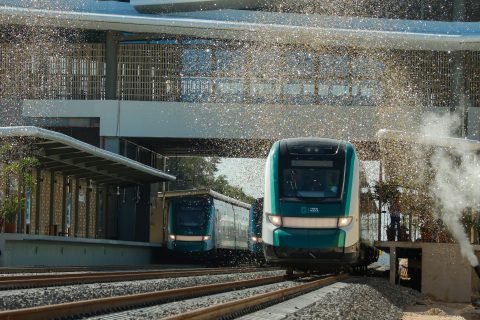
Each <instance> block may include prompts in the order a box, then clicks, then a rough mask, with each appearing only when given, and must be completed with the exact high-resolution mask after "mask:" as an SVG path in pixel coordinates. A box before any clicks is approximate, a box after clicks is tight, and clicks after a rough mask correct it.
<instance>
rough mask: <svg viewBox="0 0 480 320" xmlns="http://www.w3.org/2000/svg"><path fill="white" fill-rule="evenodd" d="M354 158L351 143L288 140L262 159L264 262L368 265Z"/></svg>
mask: <svg viewBox="0 0 480 320" xmlns="http://www.w3.org/2000/svg"><path fill="white" fill-rule="evenodd" d="M359 170H360V167H359V160H358V156H357V153H356V151H355V148H354V147H353V145H352V144H351V143H348V142H345V141H341V140H332V139H321V138H292V139H285V140H280V141H277V142H275V143H274V144H273V146H272V148H271V150H270V153H269V155H268V158H267V161H266V170H265V190H264V191H265V194H264V211H263V224H262V239H263V248H264V254H265V259H266V260H267V262H269V263H271V264H274V265H279V266H283V267H287V268H289V269H290V270H292V269H300V270H324V269H325V268H334V269H338V268H341V267H345V266H352V265H354V266H358V265H367V264H369V263H371V262H373V261H375V260H376V259H377V258H378V251H377V250H376V249H375V248H373V247H372V246H369V245H366V243H363V242H362V241H361V239H360V234H361V233H360V210H359V205H360V181H359V180H360V178H359Z"/></svg>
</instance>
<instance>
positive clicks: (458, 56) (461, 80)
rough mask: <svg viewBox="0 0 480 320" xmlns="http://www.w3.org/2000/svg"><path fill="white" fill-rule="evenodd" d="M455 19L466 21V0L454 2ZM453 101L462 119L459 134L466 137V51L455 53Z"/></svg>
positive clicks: (454, 107)
mask: <svg viewBox="0 0 480 320" xmlns="http://www.w3.org/2000/svg"><path fill="white" fill-rule="evenodd" d="M452 18H453V19H452V20H453V21H465V20H466V10H465V0H455V1H454V3H453V17H452ZM452 92H453V101H452V103H451V105H450V110H451V111H452V112H454V113H456V114H457V115H458V117H459V119H460V127H459V128H458V135H459V136H460V137H466V136H467V133H468V127H467V126H468V105H467V104H468V99H467V96H466V94H465V93H466V88H465V52H463V51H455V52H454V53H453V88H452Z"/></svg>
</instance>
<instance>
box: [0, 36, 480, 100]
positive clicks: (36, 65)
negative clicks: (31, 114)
mask: <svg viewBox="0 0 480 320" xmlns="http://www.w3.org/2000/svg"><path fill="white" fill-rule="evenodd" d="M452 54H453V53H449V52H433V51H402V50H394V51H376V52H365V51H360V50H351V49H345V48H318V49H312V48H303V47H302V48H299V47H293V46H274V47H263V46H260V45H257V46H254V45H252V44H246V43H245V44H242V43H239V44H236V45H231V44H228V43H223V42H222V43H220V44H219V42H218V41H214V40H201V41H200V40H190V41H186V40H184V41H183V42H181V41H176V42H174V43H173V44H172V43H171V41H170V42H168V43H140V44H139V43H121V44H120V45H119V54H118V64H117V68H118V72H117V88H118V89H117V97H118V99H120V100H139V101H177V102H191V103H196V102H214V103H249V104H250V103H275V104H296V105H321V104H324V105H325V104H328V105H356V106H361V105H381V104H385V103H387V102H388V101H389V99H393V100H395V101H396V99H397V98H396V97H395V94H396V92H398V91H408V90H410V91H412V92H413V93H412V92H411V93H410V96H414V97H415V99H416V100H417V102H420V103H421V104H422V105H426V106H441V107H446V106H450V105H451V104H452V99H453V98H452V97H453V91H452V90H453V89H452V87H453V72H454V69H455V65H454V62H453V60H454V59H452ZM479 61H480V59H479V52H468V53H466V55H465V65H466V68H465V70H466V71H465V72H466V76H465V91H466V94H467V97H468V98H469V99H470V100H471V106H475V107H476V106H479V104H480V101H479V99H480V94H479V93H478V92H479V90H478V88H479V86H480V62H479ZM105 79H106V62H105V46H104V44H101V43H84V44H62V45H59V46H58V47H55V44H54V43H50V44H48V43H47V44H44V45H42V46H38V45H37V46H35V45H32V44H25V43H23V44H16V43H0V83H1V84H2V85H1V86H0V98H14V99H67V100H69V99H75V100H90V99H94V100H102V99H105Z"/></svg>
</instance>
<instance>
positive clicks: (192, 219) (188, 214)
mask: <svg viewBox="0 0 480 320" xmlns="http://www.w3.org/2000/svg"><path fill="white" fill-rule="evenodd" d="M209 208H210V202H209V200H208V199H206V198H187V199H181V200H177V201H175V202H174V205H173V219H174V221H175V229H176V232H179V231H180V230H183V231H188V230H191V231H196V232H205V231H206V228H207V222H208V216H209Z"/></svg>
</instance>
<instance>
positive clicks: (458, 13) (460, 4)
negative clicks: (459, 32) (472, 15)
mask: <svg viewBox="0 0 480 320" xmlns="http://www.w3.org/2000/svg"><path fill="white" fill-rule="evenodd" d="M452 20H453V21H465V20H466V4H465V0H455V1H454V2H453V19H452Z"/></svg>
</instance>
